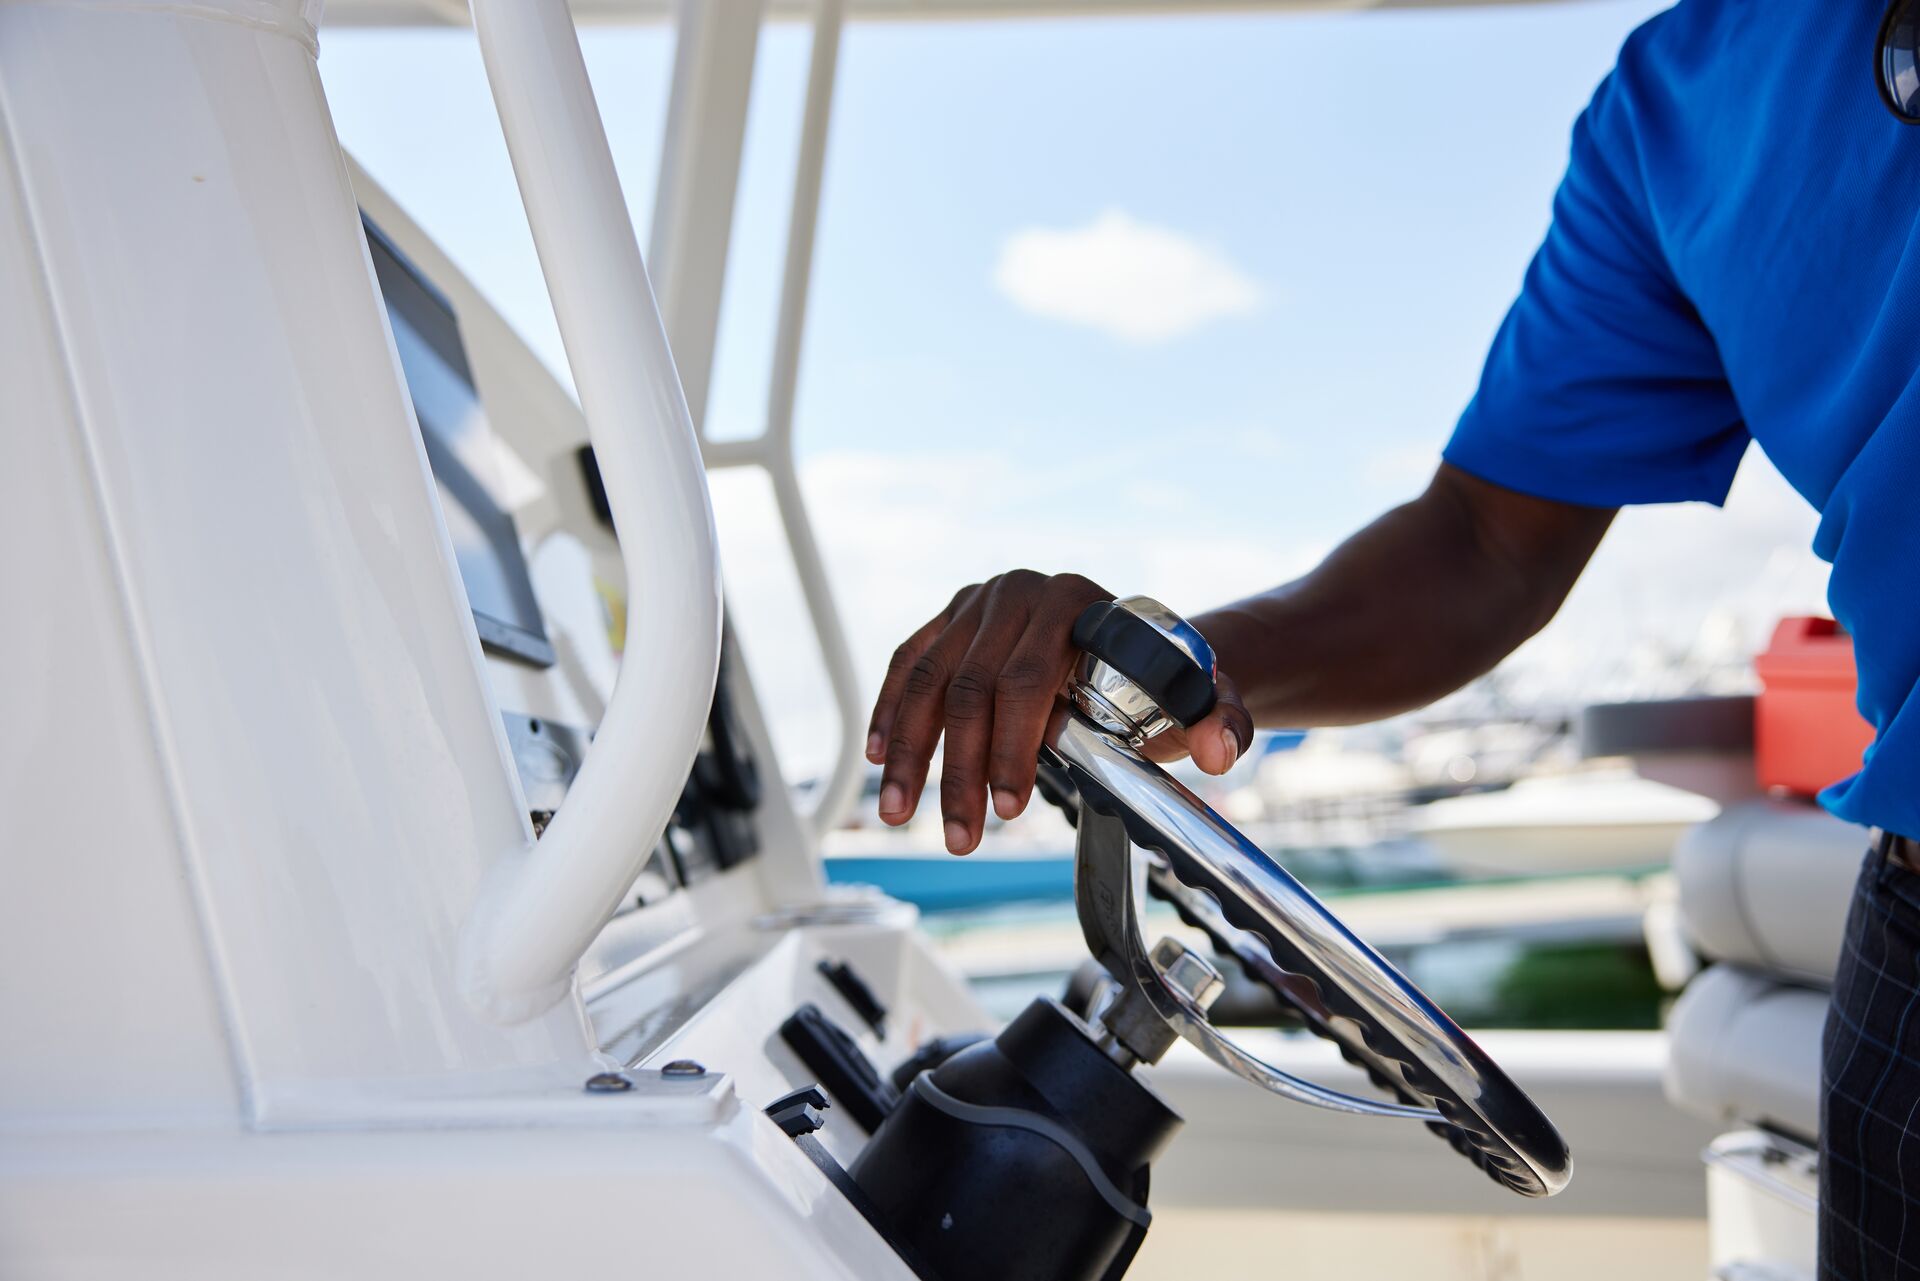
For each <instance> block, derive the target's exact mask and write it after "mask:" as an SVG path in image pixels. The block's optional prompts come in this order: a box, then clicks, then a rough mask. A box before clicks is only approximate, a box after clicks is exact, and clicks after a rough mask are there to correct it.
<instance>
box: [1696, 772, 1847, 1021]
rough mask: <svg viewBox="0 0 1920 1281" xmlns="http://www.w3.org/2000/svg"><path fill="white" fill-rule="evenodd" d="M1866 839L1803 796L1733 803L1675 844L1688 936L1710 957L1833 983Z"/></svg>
mask: <svg viewBox="0 0 1920 1281" xmlns="http://www.w3.org/2000/svg"><path fill="white" fill-rule="evenodd" d="M1868 840H1869V835H1868V832H1867V830H1866V829H1865V828H1863V827H1856V826H1855V825H1853V824H1851V823H1843V822H1841V821H1840V820H1839V819H1837V818H1834V817H1833V816H1832V815H1831V814H1828V813H1827V812H1826V811H1825V810H1822V809H1820V808H1819V807H1818V806H1815V805H1812V804H1809V803H1805V802H1795V801H1781V800H1754V801H1747V802H1744V803H1741V804H1738V805H1732V806H1729V807H1728V808H1727V809H1726V810H1725V811H1723V812H1722V813H1721V814H1720V816H1719V817H1718V818H1715V819H1713V820H1712V821H1711V822H1707V823H1702V824H1701V825H1700V826H1699V827H1696V828H1694V829H1693V830H1692V831H1690V832H1688V833H1687V835H1686V836H1684V837H1682V838H1681V840H1680V844H1679V846H1678V847H1677V848H1676V849H1675V851H1674V857H1673V866H1674V874H1675V876H1676V877H1677V878H1678V880H1679V883H1680V912H1681V916H1682V918H1683V919H1684V921H1685V922H1686V927H1687V934H1688V936H1689V937H1690V938H1691V939H1692V940H1693V942H1694V944H1695V946H1696V947H1698V948H1699V949H1700V951H1702V952H1703V953H1705V954H1706V955H1707V956H1709V957H1712V958H1714V959H1716V960H1722V961H1733V962H1736V963H1738V964H1740V965H1743V966H1746V967H1748V968H1750V969H1754V970H1759V971H1763V972H1765V973H1768V974H1771V975H1774V976H1776V977H1779V978H1783V979H1789V980H1792V981H1794V982H1797V983H1803V984H1811V985H1814V986H1819V987H1825V986H1828V985H1830V984H1831V983H1832V982H1833V971H1834V964H1835V962H1836V961H1837V960H1838V958H1839V955H1840V938H1841V933H1842V931H1843V930H1844V929H1845V927H1846V920H1847V905H1848V903H1849V902H1850V901H1851V899H1852V896H1853V882H1854V878H1855V877H1857V876H1858V875H1859V872H1860V861H1861V859H1862V857H1863V856H1864V855H1865V854H1866V850H1867V845H1868Z"/></svg>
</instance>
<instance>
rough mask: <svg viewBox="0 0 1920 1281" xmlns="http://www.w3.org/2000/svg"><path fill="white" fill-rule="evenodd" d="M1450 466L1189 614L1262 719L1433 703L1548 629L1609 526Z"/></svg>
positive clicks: (1597, 514) (1307, 720)
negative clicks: (1243, 589)
mask: <svg viewBox="0 0 1920 1281" xmlns="http://www.w3.org/2000/svg"><path fill="white" fill-rule="evenodd" d="M1613 516H1614V512H1613V509H1611V508H1603V507H1576V506H1574V505H1572V504H1570V503H1559V502H1553V501H1550V500H1548V499H1544V498H1534V497H1532V496H1530V495H1527V494H1521V493H1517V492H1515V491H1513V490H1510V489H1502V488H1501V487H1500V486H1498V485H1493V484H1489V483H1488V482H1486V481H1484V480H1480V479H1478V478H1477V477H1474V476H1471V475H1468V474H1467V473H1466V472H1463V471H1460V470H1458V469H1456V468H1453V467H1449V466H1446V465H1444V464H1443V465H1442V466H1441V467H1440V470H1439V471H1438V472H1436V473H1435V475H1434V477H1433V480H1432V482H1431V483H1430V484H1429V485H1428V486H1427V490H1426V492H1425V493H1423V494H1421V495H1420V497H1418V498H1416V499H1414V500H1413V501H1412V502H1410V503H1407V504H1405V505H1404V506H1401V507H1396V508H1394V509H1393V510H1392V511H1390V512H1387V513H1386V514H1385V515H1383V516H1381V517H1380V518H1379V519H1378V520H1376V521H1374V522H1373V523H1372V524H1371V525H1368V526H1367V527H1366V528H1365V529H1362V530H1361V531H1360V532H1359V533H1357V534H1355V535H1354V536H1353V537H1351V538H1349V539H1348V540H1347V541H1346V542H1344V543H1342V544H1341V545H1340V546H1339V547H1337V548H1335V549H1334V551H1333V552H1332V554H1330V555H1329V556H1328V557H1327V558H1326V560H1324V561H1323V562H1321V564H1320V565H1319V567H1318V568H1316V569H1315V570H1314V571H1313V572H1312V573H1310V574H1308V575H1307V576H1306V577H1304V578H1301V579H1299V580H1297V581H1295V582H1292V583H1288V584H1286V585H1285V586H1283V587H1276V588H1274V589H1273V590H1272V591H1270V592H1264V593H1262V594H1261V595H1259V596H1254V597H1250V598H1248V599H1246V600H1243V601H1238V602H1236V603H1234V604H1232V605H1227V606H1224V607H1223V608H1220V609H1217V610H1213V611H1211V612H1209V613H1206V614H1203V615H1201V616H1200V617H1198V618H1196V619H1195V620H1194V623H1195V625H1196V626H1197V627H1199V629H1200V631H1201V633H1202V634H1203V635H1205V636H1206V637H1207V639H1208V640H1209V641H1211V642H1212V643H1213V646H1214V651H1215V653H1216V654H1217V655H1218V656H1219V661H1220V666H1221V668H1222V669H1223V670H1226V671H1230V672H1232V673H1233V676H1234V680H1235V681H1236V682H1237V684H1238V686H1239V690H1240V696H1241V698H1242V699H1243V700H1244V701H1245V703H1246V705H1247V708H1248V710H1249V711H1250V712H1252V714H1253V718H1254V721H1255V722H1256V723H1257V724H1261V725H1267V726H1307V725H1341V724H1352V723H1355V722H1358V721H1370V720H1378V719H1380V718H1382V717H1385V716H1392V715H1395V714H1397V713H1400V712H1405V711H1411V710H1412V709H1414V708H1416V707H1424V706H1425V705H1426V704H1428V703H1430V702H1432V701H1433V700H1434V699H1436V698H1439V697H1441V696H1442V695H1445V694H1449V693H1451V692H1452V691H1454V690H1456V689H1458V688H1460V687H1461V686H1462V685H1464V684H1466V683H1467V682H1468V681H1470V680H1472V679H1473V678H1474V677H1476V676H1480V675H1484V674H1485V673H1486V672H1488V671H1491V670H1492V669H1493V667H1494V666H1495V665H1496V664H1498V663H1499V661H1500V660H1501V659H1503V658H1505V657H1506V656H1507V655H1508V654H1510V653H1512V652H1513V651H1514V650H1515V649H1517V648H1518V647H1519V645H1520V643H1521V642H1522V641H1524V640H1526V639H1527V638H1528V637H1530V636H1532V635H1533V634H1534V633H1535V632H1537V631H1539V630H1540V629H1541V628H1542V627H1544V626H1546V624H1547V621H1548V620H1549V619H1551V618H1552V617H1553V615H1554V613H1555V612H1556V611H1558V610H1559V608H1560V605H1561V602H1562V601H1564V600H1565V599H1566V597H1567V592H1568V591H1570V590H1571V589H1572V587H1573V584H1574V580H1576V579H1577V578H1579V576H1580V571H1581V570H1582V569H1584V568H1586V564H1587V561H1588V560H1589V559H1590V558H1591V557H1592V556H1593V552H1594V549H1595V548H1596V547H1598V546H1599V545H1600V539H1601V537H1602V536H1603V535H1605V533H1606V532H1607V527H1608V525H1609V524H1611V523H1612V521H1613Z"/></svg>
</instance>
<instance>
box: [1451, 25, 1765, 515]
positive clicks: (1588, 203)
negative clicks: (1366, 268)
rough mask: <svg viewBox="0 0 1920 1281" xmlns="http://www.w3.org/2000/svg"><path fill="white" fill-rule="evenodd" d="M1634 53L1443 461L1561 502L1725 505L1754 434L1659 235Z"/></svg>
mask: <svg viewBox="0 0 1920 1281" xmlns="http://www.w3.org/2000/svg"><path fill="white" fill-rule="evenodd" d="M1632 53H1633V46H1632V44H1631V43H1630V44H1629V46H1628V48H1627V49H1626V50H1624V51H1623V52H1622V54H1621V62H1620V65H1619V66H1618V67H1616V68H1615V70H1614V72H1613V74H1612V75H1610V76H1608V78H1607V79H1606V80H1605V81H1604V82H1602V84H1601V86H1600V88H1599V89H1598V90H1597V91H1596V92H1595V94H1594V98H1593V101H1592V103H1590V104H1589V105H1588V107H1587V109H1586V111H1585V112H1584V113H1582V115H1581V117H1580V120H1579V122H1578V123H1577V124H1576V125H1575V126H1574V132H1573V142H1572V149H1571V154H1570V156H1569V159H1568V164H1567V173H1566V177H1565V178H1564V179H1563V180H1562V182H1561V186H1560V190H1559V192H1558V194H1557V195H1556V196H1555V197H1554V203H1553V225H1552V226H1551V227H1550V228H1549V229H1548V232H1547V238H1546V240H1545V242H1544V243H1543V244H1542V245H1541V246H1540V249H1539V252H1538V253H1537V254H1535V256H1534V259H1533V263H1532V265H1531V266H1530V267H1529V268H1528V269H1527V275H1526V281H1525V283H1524V285H1523V286H1522V288H1521V292H1520V296H1519V298H1518V299H1517V300H1516V301H1515V302H1514V304H1513V307H1512V309H1511V310H1510V311H1509V312H1508V313H1507V318H1506V320H1505V321H1504V322H1503V323H1502V324H1501V326H1500V330H1499V333H1498V334H1497V335H1496V336H1495V338H1494V340H1493V347H1492V349H1491V350H1490V351H1489V352H1488V355H1487V362H1486V367H1485V369H1484V370H1483V372H1482V373H1481V377H1480V387H1479V390H1478V391H1477V392H1476V393H1475V395H1474V398H1473V400H1472V402H1471V403H1470V404H1469V405H1468V406H1467V409H1466V412H1465V413H1464V414H1463V415H1462V416H1461V418H1460V422H1459V424H1458V426H1456V427H1455V429H1454V433H1453V438H1452V440H1451V441H1450V442H1449V443H1448V445H1447V448H1446V450H1445V452H1444V457H1445V458H1446V460H1447V461H1448V462H1449V463H1452V464H1453V465H1454V466H1456V467H1458V468H1460V469H1462V470H1463V471H1467V472H1470V473H1472V474H1473V475H1475V476H1478V477H1480V478H1481V479H1483V480H1488V481H1492V482H1493V483H1494V484H1497V485H1501V486H1504V487H1506V488H1508V489H1515V490H1519V491H1521V492H1523V493H1529V494H1534V495H1537V496H1539V497H1542V498H1552V499H1557V500H1559V501H1561V502H1569V503H1579V504H1582V505H1586V506H1594V507H1619V506H1624V505H1627V504H1630V503H1666V502H1694V501H1698V502H1709V503H1715V504H1718V503H1721V502H1723V501H1725V499H1726V496H1727V490H1728V488H1729V487H1730V486H1731V485H1732V484H1733V475H1734V472H1735V471H1736V470H1737V469H1738V468H1739V466H1740V458H1741V455H1742V454H1744V453H1745V452H1746V447H1747V443H1748V435H1747V429H1746V425H1745V423H1744V422H1743V420H1742V418H1741V414H1740V410H1739V407H1738V406H1737V405H1736V404H1735V401H1734V397H1733V393H1732V390H1731V389H1730V388H1729V386H1728V385H1727V379H1726V374H1725V371H1724V369H1723V368H1722V365H1721V361H1720V356H1719V352H1718V350H1717V348H1716V347H1715V345H1714V341H1713V336H1712V335H1711V334H1710V333H1709V332H1708V331H1707V327H1706V325H1705V324H1704V323H1703V322H1702V320H1701V319H1700V316H1699V314H1698V313H1697V312H1696V311H1695V310H1694V308H1693V306H1692V304H1691V303H1689V302H1688V301H1687V298H1686V296H1685V294H1684V293H1683V292H1682V291H1681V289H1680V286H1679V285H1678V284H1677V283H1676V281H1675V279H1674V277H1673V274H1672V272H1671V271H1670V270H1669V267H1668V261H1667V257H1666V255H1665V253H1664V252H1663V251H1662V249H1661V247H1660V242H1659V237H1658V235H1657V234H1656V232H1655V230H1654V221H1653V217H1652V214H1651V212H1650V205H1649V201H1648V193H1647V190H1646V184H1645V181H1644V179H1643V173H1642V169H1641V166H1640V164H1639V160H1638V154H1637V148H1636V146H1635V143H1634V139H1635V128H1636V111H1635V105H1634V102H1633V98H1634V97H1635V95H1634V92H1633V88H1632V86H1633V82H1634V71H1635V69H1634V67H1633V66H1632V65H1631V63H1630V58H1631V56H1632Z"/></svg>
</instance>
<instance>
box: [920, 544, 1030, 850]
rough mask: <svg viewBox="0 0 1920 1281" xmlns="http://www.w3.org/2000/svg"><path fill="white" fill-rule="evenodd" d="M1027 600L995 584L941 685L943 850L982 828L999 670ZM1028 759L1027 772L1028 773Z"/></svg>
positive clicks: (970, 841) (972, 842)
mask: <svg viewBox="0 0 1920 1281" xmlns="http://www.w3.org/2000/svg"><path fill="white" fill-rule="evenodd" d="M1030 609H1031V605H1030V604H1029V602H1028V600H1027V599H1026V598H1024V597H1023V596H1022V595H1020V593H1019V591H1018V588H1017V587H1015V588H1013V589H1011V590H1010V589H1009V588H1008V586H1007V584H1006V581H1005V580H1001V581H1000V582H998V583H996V584H995V586H994V588H993V590H992V591H991V592H990V593H989V594H988V598H987V604H986V609H985V615H984V619H983V621H982V623H981V625H980V629H979V630H978V631H977V632H975V633H974V636H973V643H972V644H971V645H970V646H969V647H968V649H967V653H966V656H965V657H964V658H963V659H961V661H960V665H959V666H958V667H957V668H956V669H955V670H954V673H953V679H952V680H951V681H950V682H949V683H948V685H947V699H946V733H947V748H946V755H945V756H944V757H942V758H941V762H940V814H941V817H942V819H943V820H944V821H943V825H942V826H943V830H944V832H945V835H946V841H947V850H948V852H949V853H953V854H970V853H972V852H973V850H974V848H975V847H976V846H978V845H979V844H980V833H981V831H982V830H983V829H984V828H985V827H986V818H987V814H986V805H987V748H988V746H989V744H990V743H991V742H992V738H993V727H994V724H995V720H996V709H995V704H994V694H995V690H996V688H997V687H998V685H999V683H1000V679H1001V674H1002V669H1003V668H1004V667H1005V665H1006V663H1007V660H1008V657H1009V656H1010V655H1011V654H1012V653H1013V650H1014V647H1015V646H1016V645H1017V644H1019V643H1020V641H1021V638H1022V637H1023V636H1024V635H1025V633H1026V631H1027V622H1028V619H1029V618H1030V617H1031V614H1030ZM1032 768H1033V766H1032V762H1031V761H1029V762H1028V772H1029V773H1031V772H1032Z"/></svg>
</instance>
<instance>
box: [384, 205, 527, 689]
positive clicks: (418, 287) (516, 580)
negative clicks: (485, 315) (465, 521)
mask: <svg viewBox="0 0 1920 1281" xmlns="http://www.w3.org/2000/svg"><path fill="white" fill-rule="evenodd" d="M360 222H361V226H362V227H364V228H365V230H366V237H367V251H368V253H369V255H370V256H371V258H372V260H373V271H374V276H375V278H376V279H377V280H378V281H379V284H380V292H381V294H382V296H383V298H384V300H385V302H386V306H387V310H388V312H389V313H390V317H391V316H392V315H397V316H398V317H399V318H400V319H403V320H404V321H405V322H406V324H407V326H408V327H409V328H411V329H412V330H413V332H414V333H416V334H418V335H419V336H420V338H421V339H422V340H423V341H424V342H425V343H426V344H427V346H428V347H430V348H431V349H432V350H433V352H434V354H435V355H437V356H439V357H440V359H441V360H442V361H444V362H445V363H446V365H447V367H448V368H449V369H451V370H452V371H453V372H454V373H455V374H456V375H457V376H458V377H459V378H460V379H461V380H462V381H463V382H465V383H466V385H467V387H468V388H469V389H470V390H471V391H472V392H473V395H474V399H475V401H476V402H478V401H479V388H478V387H477V386H476V384H475V383H474V380H473V369H472V366H471V365H469V364H468V362H467V351H466V344H465V343H464V342H462V341H461V338H460V324H459V321H458V319H457V318H456V317H455V315H454V311H453V304H452V303H451V302H449V301H448V299H447V297H446V295H445V294H443V293H441V292H440V291H439V290H438V289H436V288H435V287H434V286H433V284H432V282H430V281H429V280H427V278H426V276H425V275H424V274H423V273H422V272H421V271H420V269H419V268H418V267H416V266H414V264H413V262H412V261H411V260H410V259H409V258H408V257H407V256H406V254H405V253H403V252H402V251H401V249H400V247H399V246H398V245H396V244H394V243H393V241H392V240H391V239H389V238H388V237H387V235H386V233H385V232H383V231H381V230H380V228H379V227H378V226H376V225H375V224H374V222H373V220H372V219H371V218H368V217H367V216H366V214H365V213H364V212H363V213H362V214H361V216H360ZM401 372H402V374H403V375H404V374H405V372H406V371H405V361H404V359H403V360H402V363H401ZM408 394H409V396H411V395H412V389H411V388H409V391H408ZM414 418H415V425H416V426H417V427H418V429H419V432H420V443H421V445H422V447H423V448H424V449H425V451H426V455H427V463H428V465H429V466H430V467H431V468H432V470H433V477H434V480H435V482H436V483H437V484H438V485H439V487H440V488H441V489H443V490H445V491H447V493H448V494H449V495H451V496H452V497H453V498H454V499H455V501H457V502H459V503H460V505H461V506H462V507H464V508H465V509H466V511H467V513H468V514H469V515H471V516H472V517H474V519H475V520H476V521H479V522H482V523H496V524H497V527H498V532H499V533H501V534H502V535H503V537H501V538H499V539H494V540H490V542H492V544H493V546H494V548H495V551H496V555H497V556H499V557H500V558H501V559H502V561H503V563H502V566H501V568H502V569H503V571H504V572H503V576H504V578H505V579H506V580H507V586H508V590H509V591H510V592H511V593H512V594H513V595H514V596H515V597H516V598H518V603H519V605H520V606H521V609H522V612H523V613H524V615H525V616H526V617H528V618H531V619H533V620H534V626H533V627H532V628H528V627H526V626H525V625H523V622H522V621H519V620H515V619H509V618H500V617H497V616H495V615H494V614H490V613H488V612H486V611H484V610H481V609H479V608H477V607H476V606H475V605H474V604H473V600H472V597H471V594H469V596H468V600H467V608H468V609H469V611H470V612H471V613H472V615H473V623H474V629H475V630H476V631H477V632H478V633H479V635H480V644H481V647H482V648H483V649H485V650H487V651H488V652H489V653H494V654H499V655H502V656H504V657H508V658H515V659H519V660H521V661H523V662H527V663H532V664H533V665H535V666H537V667H550V666H552V665H553V662H554V651H553V643H552V642H551V641H550V640H549V639H548V638H547V634H546V624H545V619H544V615H543V614H542V612H541V609H540V602H539V598H538V597H537V596H536V595H535V593H534V590H533V577H532V574H531V572H530V570H529V568H528V566H527V558H526V552H525V549H524V548H522V546H521V544H520V534H519V527H518V525H516V524H515V522H514V519H513V514H512V513H511V512H509V511H508V510H507V509H506V508H504V507H502V506H501V505H500V504H499V503H498V502H496V501H495V500H494V498H493V496H492V495H491V494H489V493H488V492H487V488H486V486H485V485H484V484H483V483H482V482H481V480H480V479H479V477H477V476H475V475H474V474H473V473H472V472H471V471H469V470H468V469H467V468H466V466H464V465H463V464H462V463H461V462H460V460H459V459H458V458H457V457H455V456H454V453H453V451H452V450H451V449H449V448H448V447H447V446H446V444H445V443H444V442H442V441H441V440H440V439H439V438H438V436H437V434H436V433H435V432H434V431H433V430H432V429H431V428H429V427H428V426H427V425H426V424H425V422H424V421H423V420H421V418H420V412H419V406H418V403H417V402H416V404H415V411H414ZM509 551H510V552H511V555H508V552H509ZM461 585H462V587H463V588H464V587H465V586H466V584H465V582H464V580H463V581H462V584H461Z"/></svg>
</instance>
